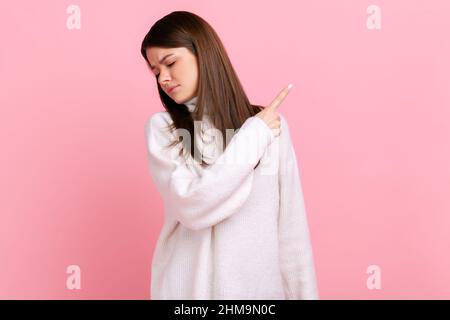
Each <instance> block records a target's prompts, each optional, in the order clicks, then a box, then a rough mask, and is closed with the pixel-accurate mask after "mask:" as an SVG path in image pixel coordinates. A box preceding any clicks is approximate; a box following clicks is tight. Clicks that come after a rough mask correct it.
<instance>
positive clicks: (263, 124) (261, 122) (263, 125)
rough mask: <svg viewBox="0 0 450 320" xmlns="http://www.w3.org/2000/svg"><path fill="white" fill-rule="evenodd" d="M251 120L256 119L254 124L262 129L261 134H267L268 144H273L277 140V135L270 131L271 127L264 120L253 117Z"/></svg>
mask: <svg viewBox="0 0 450 320" xmlns="http://www.w3.org/2000/svg"><path fill="white" fill-rule="evenodd" d="M251 118H253V119H254V120H253V122H255V123H256V125H257V126H258V127H260V128H261V129H260V130H261V132H264V133H265V137H266V138H267V144H270V143H272V141H273V140H274V139H275V135H274V134H273V131H272V129H270V127H269V126H268V125H267V123H266V122H265V121H264V120H263V119H261V118H260V117H257V116H253V117H251Z"/></svg>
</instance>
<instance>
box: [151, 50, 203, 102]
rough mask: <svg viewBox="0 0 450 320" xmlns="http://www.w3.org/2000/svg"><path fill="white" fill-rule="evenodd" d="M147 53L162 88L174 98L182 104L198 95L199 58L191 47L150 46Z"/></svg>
mask: <svg viewBox="0 0 450 320" xmlns="http://www.w3.org/2000/svg"><path fill="white" fill-rule="evenodd" d="M146 54H147V59H148V61H149V62H150V66H151V67H152V72H153V73H154V74H155V75H156V76H157V78H158V82H159V84H160V86H161V88H162V89H163V90H164V91H165V92H166V94H167V95H168V96H169V97H170V98H172V100H174V101H175V102H176V103H178V104H181V103H184V102H186V101H188V100H190V99H192V98H193V97H195V96H196V95H197V85H198V67H197V58H196V56H195V55H194V54H193V53H192V52H191V51H189V49H187V48H185V47H180V48H159V47H150V48H147V50H146ZM173 87H176V88H175V89H174V90H170V89H171V88H173Z"/></svg>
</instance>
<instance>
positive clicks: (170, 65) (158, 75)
mask: <svg viewBox="0 0 450 320" xmlns="http://www.w3.org/2000/svg"><path fill="white" fill-rule="evenodd" d="M174 63H175V61H174V62H172V63H171V64H168V65H167V66H169V67H170V66H172V65H173V64H174ZM158 76H159V73H158V74H157V75H156V77H158Z"/></svg>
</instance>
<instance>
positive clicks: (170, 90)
mask: <svg viewBox="0 0 450 320" xmlns="http://www.w3.org/2000/svg"><path fill="white" fill-rule="evenodd" d="M179 86H180V85H178V86H175V87H173V88H172V89H169V93H171V92H172V91H173V90H175V89H176V88H178V87H179Z"/></svg>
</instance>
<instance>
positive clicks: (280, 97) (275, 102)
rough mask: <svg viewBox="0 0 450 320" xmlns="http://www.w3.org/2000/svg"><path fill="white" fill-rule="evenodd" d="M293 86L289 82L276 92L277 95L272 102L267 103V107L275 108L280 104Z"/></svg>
mask: <svg viewBox="0 0 450 320" xmlns="http://www.w3.org/2000/svg"><path fill="white" fill-rule="evenodd" d="M292 87H293V85H292V84H289V85H288V86H287V87H286V88H284V89H283V90H281V92H280V93H279V94H278V96H277V97H276V98H275V99H274V100H273V101H272V103H271V104H270V105H269V108H271V109H273V110H276V109H278V107H279V106H280V104H281V102H283V100H284V99H285V98H286V96H287V95H288V93H289V91H290V90H291V88H292Z"/></svg>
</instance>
